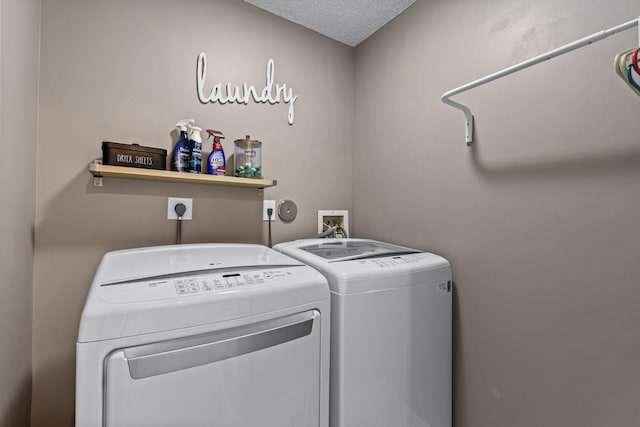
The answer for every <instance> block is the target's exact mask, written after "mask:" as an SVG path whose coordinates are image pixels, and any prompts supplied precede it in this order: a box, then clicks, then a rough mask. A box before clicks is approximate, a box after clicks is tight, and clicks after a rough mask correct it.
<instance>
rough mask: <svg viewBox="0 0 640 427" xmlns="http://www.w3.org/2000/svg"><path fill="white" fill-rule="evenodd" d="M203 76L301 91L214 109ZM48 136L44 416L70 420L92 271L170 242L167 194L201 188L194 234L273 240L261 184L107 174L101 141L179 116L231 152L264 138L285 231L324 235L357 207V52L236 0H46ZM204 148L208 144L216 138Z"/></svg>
mask: <svg viewBox="0 0 640 427" xmlns="http://www.w3.org/2000/svg"><path fill="white" fill-rule="evenodd" d="M202 51H204V52H206V53H207V56H208V67H207V82H208V86H209V87H212V86H213V84H214V83H216V82H218V83H226V82H231V83H237V84H242V83H243V82H245V81H246V82H248V83H250V84H255V85H256V87H259V88H260V87H263V86H264V84H265V80H266V76H265V70H266V64H267V60H268V59H269V58H273V59H274V61H275V83H286V84H287V85H288V86H290V87H292V88H294V92H295V93H296V94H297V95H298V99H297V100H296V102H295V122H294V125H293V126H289V124H288V123H287V110H288V106H287V105H284V104H277V105H273V106H270V105H262V104H259V105H256V104H249V105H247V106H245V105H236V104H229V105H219V104H206V105H203V104H201V103H200V102H199V101H198V98H197V95H196V79H195V76H196V59H197V56H198V54H199V53H200V52H202ZM41 61H42V66H41V74H40V77H41V93H40V125H39V131H40V144H39V151H38V194H37V209H38V215H37V217H38V218H37V224H36V250H35V266H34V276H35V277H34V318H33V328H34V331H33V333H34V343H33V351H34V357H33V370H34V371H33V375H34V380H33V411H32V413H33V425H34V426H49V425H69V424H70V423H71V420H72V419H73V410H74V378H75V375H74V369H75V340H76V337H77V330H78V322H79V320H80V314H81V310H82V306H83V304H84V300H85V296H86V293H87V290H88V287H89V284H90V282H91V279H92V277H93V273H94V272H95V269H96V267H97V265H98V263H99V261H100V259H101V257H102V255H103V254H104V253H105V252H107V251H109V250H114V249H122V248H131V247H141V246H149V245H162V244H172V243H173V242H174V241H175V225H176V224H175V222H173V221H168V220H167V219H166V211H167V197H168V196H177V197H192V198H193V202H194V220H193V221H189V222H186V223H185V224H184V226H183V242H184V243H192V242H253V243H266V223H263V222H262V221H261V218H262V196H259V195H258V191H257V190H255V189H237V188H230V187H215V186H206V185H189V184H178V183H161V182H146V181H135V180H122V179H113V178H112V179H109V178H105V180H104V187H103V188H95V187H93V186H92V183H91V182H92V180H91V176H90V174H89V173H88V172H87V165H88V163H89V162H90V161H92V160H93V159H94V158H96V157H100V156H101V150H100V147H101V141H104V140H107V141H121V142H129V143H132V142H137V143H139V144H141V145H150V146H155V147H161V148H166V149H171V148H172V147H173V144H174V142H175V141H176V139H177V134H176V133H175V131H173V126H174V124H175V122H176V121H177V120H178V119H181V118H187V117H190V118H194V119H195V120H196V122H197V124H199V125H201V126H203V127H204V128H212V129H218V130H221V131H222V132H224V134H225V135H226V137H227V138H226V139H225V140H223V145H224V148H225V151H226V154H227V156H229V155H230V154H232V153H233V140H234V139H238V138H243V137H244V136H245V135H246V134H250V135H251V137H253V138H257V139H259V140H261V141H262V142H263V168H264V173H265V176H266V177H267V178H271V179H277V180H278V185H277V186H276V187H273V188H270V189H267V190H265V192H264V193H265V194H264V197H265V198H266V199H275V200H278V201H281V200H282V199H284V198H285V197H289V198H292V199H293V200H294V201H296V202H297V204H298V208H299V216H298V219H296V221H295V222H293V223H291V224H283V223H281V222H279V221H278V222H276V223H275V224H274V230H273V231H274V241H275V242H277V241H282V240H290V239H293V238H298V237H305V236H309V235H312V234H314V233H316V218H317V210H318V209H351V199H352V197H351V164H352V160H351V150H350V144H351V141H352V139H353V132H354V128H353V102H354V94H353V90H354V83H353V78H354V52H353V49H351V48H348V47H346V46H343V45H341V44H339V43H337V42H335V41H332V40H330V39H328V38H325V37H322V36H319V35H318V34H316V33H312V32H310V31H308V30H305V29H303V28H302V27H299V26H297V25H294V24H292V23H289V22H287V21H285V20H283V19H281V18H277V17H275V16H273V15H271V14H268V13H266V12H264V11H262V10H260V9H258V8H255V7H254V6H251V5H249V4H247V3H244V2H239V1H224V0H216V1H211V0H188V1H156V0H137V1H134V2H132V1H125V0H114V1H108V2H105V1H102V0H88V1H87V0H82V1H79V0H58V1H55V2H43V5H42V57H41ZM204 149H205V150H204V151H205V152H206V154H208V152H209V151H210V150H211V140H210V141H209V142H205V147H204Z"/></svg>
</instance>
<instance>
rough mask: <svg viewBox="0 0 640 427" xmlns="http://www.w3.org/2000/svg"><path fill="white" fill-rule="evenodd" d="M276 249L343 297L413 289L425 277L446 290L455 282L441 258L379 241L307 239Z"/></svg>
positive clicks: (278, 246) (445, 262) (281, 244)
mask: <svg viewBox="0 0 640 427" xmlns="http://www.w3.org/2000/svg"><path fill="white" fill-rule="evenodd" d="M274 249H275V250H277V251H280V252H282V253H284V254H286V255H289V256H291V257H292V258H295V259H298V260H300V261H302V262H304V263H305V264H307V265H310V266H312V267H314V268H315V269H317V270H318V271H320V272H321V273H322V274H323V275H324V276H325V277H327V280H328V281H329V286H330V288H331V291H332V292H334V293H339V294H354V293H362V292H371V291H380V290H386V289H392V288H398V287H401V286H411V285H415V284H419V283H423V282H424V281H425V280H426V279H425V277H426V276H425V274H426V275H428V276H429V280H432V279H433V280H436V281H440V282H443V283H445V286H446V282H447V281H449V280H451V268H450V265H449V262H448V261H447V260H446V259H444V258H442V257H441V256H438V255H434V254H432V253H428V252H420V251H418V250H416V249H411V248H407V247H404V246H397V245H392V244H390V243H384V242H379V241H376V240H369V239H354V238H348V239H303V240H295V241H293V242H286V243H280V244H277V245H275V246H274ZM422 272H424V273H425V274H420V273H422ZM438 284H440V283H438Z"/></svg>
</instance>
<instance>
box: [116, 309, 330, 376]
mask: <svg viewBox="0 0 640 427" xmlns="http://www.w3.org/2000/svg"><path fill="white" fill-rule="evenodd" d="M319 319H320V312H319V311H318V310H311V311H307V312H304V313H298V314H294V315H291V316H287V317H282V318H278V319H272V320H267V321H265V322H260V323H254V324H251V325H246V326H240V327H236V328H231V329H226V330H222V331H217V332H212V333H208V334H202V335H196V336H190V337H185V338H179V339H176V340H169V341H162V342H158V343H153V344H146V345H141V346H136V347H129V348H126V349H125V350H124V356H125V358H126V359H127V363H128V365H129V373H130V375H131V378H134V379H140V378H147V377H151V376H154V375H161V374H166V373H169V372H175V371H179V370H181V369H187V368H193V367H196V366H200V365H205V364H209V363H214V362H219V361H221V360H226V359H231V358H233V357H237V356H241V355H243V354H248V353H252V352H255V351H259V350H263V349H265V348H269V347H273V346H276V345H279V344H284V343H286V342H289V341H293V340H297V339H300V338H303V337H306V336H308V335H310V334H311V333H312V332H316V331H317V329H318V327H319V324H318V321H319ZM316 324H318V326H316Z"/></svg>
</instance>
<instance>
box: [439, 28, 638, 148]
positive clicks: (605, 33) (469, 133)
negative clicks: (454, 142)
mask: <svg viewBox="0 0 640 427" xmlns="http://www.w3.org/2000/svg"><path fill="white" fill-rule="evenodd" d="M639 21H640V18H638V19H634V20H632V21H628V22H625V23H624V24H620V25H618V26H615V27H612V28H609V29H607V30H602V31H598V32H597V33H594V34H591V35H589V36H586V37H583V38H581V39H580V40H576V41H574V42H572V43H569V44H566V45H564V46H561V47H559V48H557V49H553V50H550V51H549V52H545V53H543V54H541V55H538V56H536V57H533V58H531V59H528V60H526V61H523V62H520V63H518V64H516V65H512V66H511V67H508V68H505V69H504V70H501V71H498V72H496V73H493V74H490V75H488V76H486V77H483V78H481V79H478V80H475V81H473V82H471V83H467V84H466V85H463V86H460V87H458V88H455V89H452V90H450V91H448V92H446V93H445V94H444V95H442V97H441V98H440V99H441V100H442V102H444V103H445V104H447V105H450V106H452V107H453V108H457V109H458V110H460V111H462V112H463V113H464V118H465V141H466V142H467V145H468V146H471V145H472V144H473V114H472V113H471V109H470V108H469V107H467V106H466V105H463V104H460V103H459V102H456V101H452V100H451V97H452V96H454V95H458V94H460V93H462V92H466V91H468V90H471V89H474V88H476V87H478V86H482V85H484V84H486V83H489V82H492V81H494V80H497V79H500V78H502V77H505V76H508V75H509V74H513V73H515V72H518V71H520V70H524V69H525V68H529V67H531V66H533V65H536V64H539V63H541V62H544V61H548V60H549V59H552V58H555V57H557V56H560V55H564V54H565V53H568V52H571V51H573V50H576V49H580V48H581V47H584V46H587V45H590V44H592V43H594V42H597V41H600V40H603V39H605V38H607V37H609V36H611V35H613V34H616V33H620V32H622V31H626V30H629V29H631V28H637V27H638V24H639ZM639 31H640V30H639ZM639 37H640V36H639Z"/></svg>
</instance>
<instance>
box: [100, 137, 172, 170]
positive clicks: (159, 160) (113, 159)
mask: <svg viewBox="0 0 640 427" xmlns="http://www.w3.org/2000/svg"><path fill="white" fill-rule="evenodd" d="M102 164H103V165H111V166H127V167H132V168H144V169H161V170H165V169H167V150H163V149H161V148H154V147H143V146H141V145H138V144H120V143H118V142H108V141H103V142H102Z"/></svg>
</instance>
